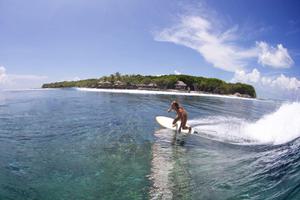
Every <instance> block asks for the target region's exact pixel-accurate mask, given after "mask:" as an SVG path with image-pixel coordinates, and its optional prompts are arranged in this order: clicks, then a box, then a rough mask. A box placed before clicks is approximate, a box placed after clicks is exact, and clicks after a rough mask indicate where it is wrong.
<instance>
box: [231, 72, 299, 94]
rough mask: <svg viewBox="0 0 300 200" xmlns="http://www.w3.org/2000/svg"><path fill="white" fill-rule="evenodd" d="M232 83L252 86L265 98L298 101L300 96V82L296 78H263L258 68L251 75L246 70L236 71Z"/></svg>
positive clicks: (278, 76) (283, 76)
mask: <svg viewBox="0 0 300 200" xmlns="http://www.w3.org/2000/svg"><path fill="white" fill-rule="evenodd" d="M231 81H232V82H243V83H249V84H252V85H254V86H255V88H256V89H258V90H259V91H260V92H261V94H262V96H263V97H268V96H272V97H276V98H285V97H288V98H289V99H297V98H299V94H300V80H299V79H297V78H296V77H288V76H285V75H284V74H280V75H277V76H272V77H269V76H263V75H262V74H261V73H260V72H259V71H258V70H257V69H256V68H255V69H253V70H252V71H251V72H249V73H247V72H245V71H244V70H239V71H236V72H235V74H234V77H233V79H232V80H231ZM297 94H298V95H297Z"/></svg>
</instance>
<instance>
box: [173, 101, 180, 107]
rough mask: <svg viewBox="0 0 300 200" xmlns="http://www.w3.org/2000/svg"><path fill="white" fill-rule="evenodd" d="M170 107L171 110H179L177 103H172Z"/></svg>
mask: <svg viewBox="0 0 300 200" xmlns="http://www.w3.org/2000/svg"><path fill="white" fill-rule="evenodd" d="M171 107H172V108H173V109H179V103H178V102H177V101H172V103H171Z"/></svg>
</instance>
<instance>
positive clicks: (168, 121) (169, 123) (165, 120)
mask: <svg viewBox="0 0 300 200" xmlns="http://www.w3.org/2000/svg"><path fill="white" fill-rule="evenodd" d="M155 120H156V121H157V123H158V124H159V125H161V126H162V127H164V128H167V129H171V130H173V131H177V130H178V128H179V126H180V123H181V122H180V121H178V122H177V123H176V126H173V120H174V119H172V118H170V117H165V116H157V117H155ZM187 126H189V125H188V124H187ZM181 133H189V130H188V129H186V130H184V129H181ZM193 133H194V130H193V128H192V130H191V134H193Z"/></svg>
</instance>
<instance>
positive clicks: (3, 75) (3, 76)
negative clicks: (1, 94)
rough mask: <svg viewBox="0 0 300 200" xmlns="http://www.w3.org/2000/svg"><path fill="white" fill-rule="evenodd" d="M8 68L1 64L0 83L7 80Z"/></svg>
mask: <svg viewBox="0 0 300 200" xmlns="http://www.w3.org/2000/svg"><path fill="white" fill-rule="evenodd" d="M5 72H6V70H5V68H4V67H2V66H0V84H1V83H3V82H4V81H5V78H6V73H5Z"/></svg>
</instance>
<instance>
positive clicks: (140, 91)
mask: <svg viewBox="0 0 300 200" xmlns="http://www.w3.org/2000/svg"><path fill="white" fill-rule="evenodd" d="M74 89H76V90H78V91H85V92H106V93H123V94H153V95H177V96H198V97H201V96H202V97H217V98H228V99H242V100H249V101H258V100H259V99H257V98H246V97H238V96H235V95H222V94H209V93H202V92H196V91H191V92H184V91H180V90H164V91H162V90H144V89H106V88H84V87H82V88H81V87H74Z"/></svg>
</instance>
